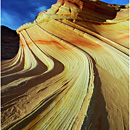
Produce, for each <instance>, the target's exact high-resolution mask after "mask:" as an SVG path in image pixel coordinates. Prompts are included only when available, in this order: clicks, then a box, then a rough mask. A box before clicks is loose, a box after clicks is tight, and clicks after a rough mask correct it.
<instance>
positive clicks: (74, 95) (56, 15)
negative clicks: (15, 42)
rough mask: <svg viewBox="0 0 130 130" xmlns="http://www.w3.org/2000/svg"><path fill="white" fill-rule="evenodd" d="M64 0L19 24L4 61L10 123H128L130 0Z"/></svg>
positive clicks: (46, 127)
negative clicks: (15, 48) (112, 0)
mask: <svg viewBox="0 0 130 130" xmlns="http://www.w3.org/2000/svg"><path fill="white" fill-rule="evenodd" d="M118 8H119V9H118V10H117V9H116V8H115V6H114V7H113V6H111V5H110V4H107V3H104V2H101V1H96V2H94V1H86V0H58V2H57V3H56V4H54V5H52V7H51V8H50V9H48V10H47V11H42V12H40V13H39V15H38V17H37V18H36V19H35V20H34V22H32V23H27V24H25V25H23V26H21V27H20V28H18V29H17V33H18V34H19V37H20V48H19V52H18V54H17V56H16V57H15V58H14V59H11V60H8V61H3V62H2V128H3V129H4V130H21V129H23V130H70V129H72V130H80V129H82V130H128V128H129V125H128V124H129V122H128V118H129V115H128V114H129V107H128V99H129V98H128V97H129V91H128V87H129V86H128V81H129V78H128V74H129V62H128V61H129V59H128V55H129V45H128V38H129V32H128V22H129V17H128V10H129V8H128V5H127V6H126V8H121V7H119V6H118Z"/></svg>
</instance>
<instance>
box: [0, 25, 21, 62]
mask: <svg viewBox="0 0 130 130" xmlns="http://www.w3.org/2000/svg"><path fill="white" fill-rule="evenodd" d="M18 49H19V36H18V35H17V33H16V31H15V30H11V29H10V28H8V27H6V26H1V60H7V59H11V58H13V57H15V56H16V54H17V52H18Z"/></svg>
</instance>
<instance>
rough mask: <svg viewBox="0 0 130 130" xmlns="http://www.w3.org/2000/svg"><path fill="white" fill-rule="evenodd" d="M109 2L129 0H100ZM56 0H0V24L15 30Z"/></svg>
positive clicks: (117, 2) (30, 20)
mask: <svg viewBox="0 0 130 130" xmlns="http://www.w3.org/2000/svg"><path fill="white" fill-rule="evenodd" d="M101 1H104V2H107V3H110V4H119V5H126V4H128V3H129V0H101ZM56 2H57V0H1V25H4V26H7V27H9V28H11V29H13V30H16V29H17V28H18V27H20V26H21V25H23V24H25V23H28V22H32V21H34V19H35V17H36V16H37V15H38V13H39V12H41V11H43V10H47V9H49V8H50V7H51V5H52V4H55V3H56Z"/></svg>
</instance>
